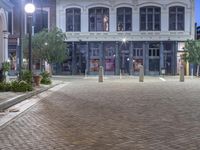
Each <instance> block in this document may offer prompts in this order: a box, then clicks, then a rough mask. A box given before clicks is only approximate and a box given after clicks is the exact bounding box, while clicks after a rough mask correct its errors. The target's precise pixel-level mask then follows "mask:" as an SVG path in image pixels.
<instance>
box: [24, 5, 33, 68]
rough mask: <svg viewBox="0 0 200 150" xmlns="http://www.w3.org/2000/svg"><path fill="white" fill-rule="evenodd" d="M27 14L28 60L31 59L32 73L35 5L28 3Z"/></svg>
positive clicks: (26, 6)
mask: <svg viewBox="0 0 200 150" xmlns="http://www.w3.org/2000/svg"><path fill="white" fill-rule="evenodd" d="M24 9H25V12H26V13H27V17H28V20H27V21H28V29H29V44H28V47H29V55H28V59H29V64H28V65H29V71H30V72H32V45H31V44H32V43H31V40H32V15H33V13H34V12H35V5H33V4H32V3H28V4H26V5H25V7H24Z"/></svg>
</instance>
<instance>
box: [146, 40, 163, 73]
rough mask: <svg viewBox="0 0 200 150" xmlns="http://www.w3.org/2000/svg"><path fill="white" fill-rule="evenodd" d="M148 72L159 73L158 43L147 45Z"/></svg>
mask: <svg viewBox="0 0 200 150" xmlns="http://www.w3.org/2000/svg"><path fill="white" fill-rule="evenodd" d="M149 71H152V72H159V71H160V44H159V43H150V44H149Z"/></svg>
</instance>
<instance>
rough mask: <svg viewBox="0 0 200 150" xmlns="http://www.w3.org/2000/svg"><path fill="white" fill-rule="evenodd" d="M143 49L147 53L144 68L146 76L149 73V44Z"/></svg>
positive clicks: (146, 43) (145, 44)
mask: <svg viewBox="0 0 200 150" xmlns="http://www.w3.org/2000/svg"><path fill="white" fill-rule="evenodd" d="M143 49H144V51H145V55H144V60H145V63H144V67H145V71H144V72H145V75H146V74H148V73H149V43H148V42H145V43H144V45H143Z"/></svg>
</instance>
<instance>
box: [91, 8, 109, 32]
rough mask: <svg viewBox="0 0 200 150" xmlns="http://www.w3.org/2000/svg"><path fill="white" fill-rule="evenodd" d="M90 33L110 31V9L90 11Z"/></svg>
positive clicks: (93, 9)
mask: <svg viewBox="0 0 200 150" xmlns="http://www.w3.org/2000/svg"><path fill="white" fill-rule="evenodd" d="M89 16H90V17H89V25H90V26H89V31H108V30H109V9H108V8H101V7H97V8H92V9H90V11H89Z"/></svg>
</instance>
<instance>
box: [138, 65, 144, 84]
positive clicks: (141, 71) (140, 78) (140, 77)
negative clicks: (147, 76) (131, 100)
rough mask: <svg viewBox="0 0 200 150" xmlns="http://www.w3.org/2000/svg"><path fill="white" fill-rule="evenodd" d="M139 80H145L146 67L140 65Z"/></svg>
mask: <svg viewBox="0 0 200 150" xmlns="http://www.w3.org/2000/svg"><path fill="white" fill-rule="evenodd" d="M139 82H144V67H143V66H142V65H140V72H139Z"/></svg>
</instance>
